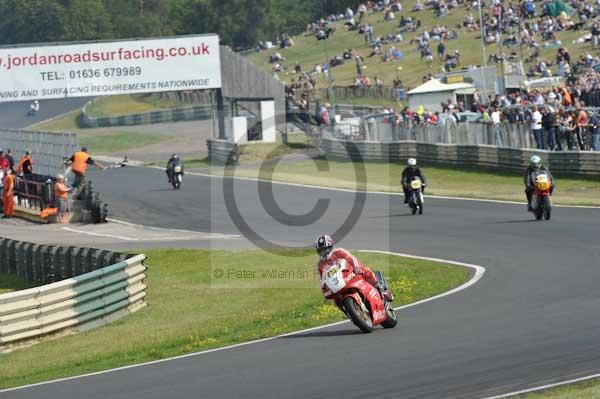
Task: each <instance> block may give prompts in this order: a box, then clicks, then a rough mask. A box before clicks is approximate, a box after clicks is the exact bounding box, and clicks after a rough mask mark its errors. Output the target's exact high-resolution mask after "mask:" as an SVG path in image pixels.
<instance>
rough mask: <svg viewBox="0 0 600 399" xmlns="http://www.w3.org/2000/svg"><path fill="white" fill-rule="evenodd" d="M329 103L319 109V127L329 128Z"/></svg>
mask: <svg viewBox="0 0 600 399" xmlns="http://www.w3.org/2000/svg"><path fill="white" fill-rule="evenodd" d="M329 107H330V105H329V103H325V104H323V105H322V106H321V108H320V109H319V123H320V124H321V126H329V125H330V124H331V119H329Z"/></svg>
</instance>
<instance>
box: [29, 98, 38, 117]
mask: <svg viewBox="0 0 600 399" xmlns="http://www.w3.org/2000/svg"><path fill="white" fill-rule="evenodd" d="M39 110H40V103H39V102H38V101H37V100H35V101H34V102H33V103H31V105H30V106H29V111H27V116H34V115H35V114H37V112H38V111H39Z"/></svg>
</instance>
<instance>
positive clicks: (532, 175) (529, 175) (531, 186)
mask: <svg viewBox="0 0 600 399" xmlns="http://www.w3.org/2000/svg"><path fill="white" fill-rule="evenodd" d="M540 174H547V175H548V178H549V179H550V184H551V185H552V186H551V189H550V194H552V191H554V188H555V187H556V182H555V181H554V177H552V174H551V173H550V171H549V170H548V168H546V167H545V166H544V165H543V164H542V158H540V157H539V156H537V155H534V156H532V157H531V158H530V159H529V166H528V167H527V170H526V171H525V176H524V178H523V182H524V183H525V195H526V196H527V210H528V211H530V212H531V198H532V196H533V193H534V191H535V179H536V177H537V176H538V175H540Z"/></svg>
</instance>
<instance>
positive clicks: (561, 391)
mask: <svg viewBox="0 0 600 399" xmlns="http://www.w3.org/2000/svg"><path fill="white" fill-rule="evenodd" d="M597 398H600V381H599V380H598V379H593V380H590V381H585V382H580V383H577V384H570V385H565V386H562V387H559V388H554V389H549V390H547V391H543V392H532V393H527V394H522V395H519V396H511V397H510V398H509V399H597Z"/></svg>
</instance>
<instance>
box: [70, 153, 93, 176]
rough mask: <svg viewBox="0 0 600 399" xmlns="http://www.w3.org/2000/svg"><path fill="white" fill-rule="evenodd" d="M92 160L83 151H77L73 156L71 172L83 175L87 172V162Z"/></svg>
mask: <svg viewBox="0 0 600 399" xmlns="http://www.w3.org/2000/svg"><path fill="white" fill-rule="evenodd" d="M88 159H90V156H89V155H88V154H87V153H86V152H83V151H77V152H76V153H75V154H73V162H72V163H71V170H72V171H73V172H76V173H80V174H82V175H84V174H85V172H86V171H87V167H88V164H87V161H88Z"/></svg>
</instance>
